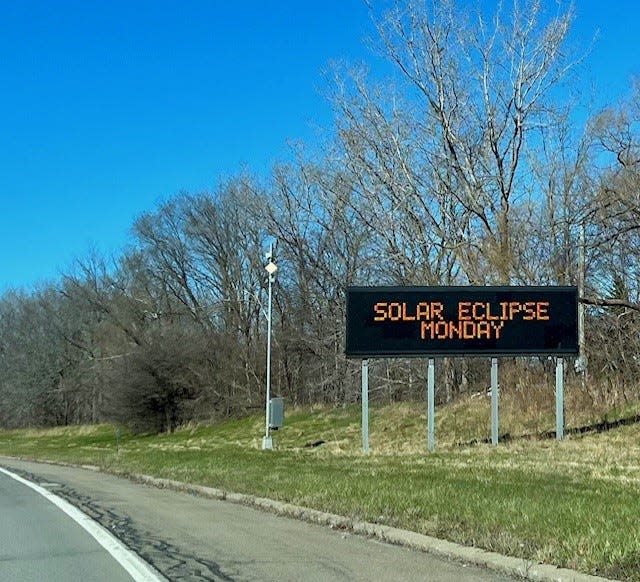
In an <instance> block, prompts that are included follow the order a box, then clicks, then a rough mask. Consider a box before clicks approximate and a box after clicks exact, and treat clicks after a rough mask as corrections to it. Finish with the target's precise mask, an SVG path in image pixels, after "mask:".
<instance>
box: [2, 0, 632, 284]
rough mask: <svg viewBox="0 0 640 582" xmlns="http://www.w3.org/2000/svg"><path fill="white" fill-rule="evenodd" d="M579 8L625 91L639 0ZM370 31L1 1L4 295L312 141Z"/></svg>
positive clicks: (176, 8) (614, 89)
mask: <svg viewBox="0 0 640 582" xmlns="http://www.w3.org/2000/svg"><path fill="white" fill-rule="evenodd" d="M576 5H577V7H576V10H577V21H576V24H575V28H574V32H573V38H574V41H577V43H578V44H580V45H581V46H582V47H583V48H585V47H587V46H588V45H589V43H590V39H591V38H592V37H593V35H594V33H595V31H596V29H599V30H600V37H599V40H598V41H597V42H596V44H595V46H594V49H593V53H592V55H591V56H590V57H589V61H588V63H589V70H590V73H591V74H592V75H593V80H592V82H593V84H594V86H595V89H596V91H597V95H598V98H599V99H600V100H602V101H603V102H605V101H607V100H614V99H617V98H619V97H620V96H621V95H622V94H623V93H624V91H625V90H626V89H627V88H628V86H629V79H630V77H631V75H633V74H638V73H640V58H639V57H638V55H639V54H640V53H639V52H638V49H637V34H638V31H639V30H640V5H636V2H635V1H632V0H628V1H622V0H616V2H609V3H602V2H600V1H597V0H577V1H576ZM637 6H638V7H637ZM372 35H373V27H372V24H371V21H370V18H369V13H368V9H367V7H366V5H365V3H364V1H363V0H265V1H259V0H227V1H222V0H210V1H208V2H207V1H200V2H193V1H188V0H187V1H184V2H177V1H176V2H166V1H163V0H155V1H153V2H150V1H149V2H147V1H145V2H141V1H136V0H129V1H120V0H117V1H109V2H97V1H84V2H81V1H78V2H69V1H60V2H50V1H48V2H44V1H42V2H35V1H22V0H16V1H15V2H9V1H8V0H7V1H4V2H2V16H1V17H0V75H1V77H0V79H1V81H0V292H2V291H3V290H6V289H8V288H11V287H27V288H29V287H31V286H32V285H34V284H36V283H37V282H39V281H47V280H55V279H57V278H58V276H59V274H60V273H61V272H62V271H65V270H67V269H68V268H69V266H70V265H71V263H72V261H73V259H74V258H78V257H83V256H85V255H86V254H87V253H88V252H89V250H90V249H91V248H95V249H97V250H98V251H99V252H102V253H107V254H108V253H114V254H117V253H118V251H119V250H120V249H121V248H122V247H123V246H124V245H125V244H126V242H127V240H128V236H129V229H130V226H131V224H132V222H133V220H134V219H135V217H136V216H137V215H139V214H140V213H141V212H144V211H146V210H151V209H153V208H154V206H155V205H156V204H157V202H158V201H159V200H161V199H164V198H167V197H169V196H171V195H173V194H175V193H176V192H178V191H180V190H187V191H198V190H202V189H204V188H208V187H209V188H211V187H214V186H215V184H216V183H217V181H218V180H219V179H220V178H221V177H225V176H229V175H233V174H235V173H237V172H238V171H239V170H240V169H241V168H242V167H243V165H244V166H247V167H248V168H249V169H251V170H254V171H256V172H266V171H268V169H269V167H270V166H271V165H272V164H273V162H275V161H276V160H278V159H280V158H282V157H283V156H284V155H285V153H286V142H287V140H288V139H294V140H295V139H302V140H304V141H313V140H314V139H315V138H314V136H315V134H316V129H315V128H316V127H318V126H320V127H329V126H330V124H331V110H330V107H329V105H328V103H327V102H326V100H325V99H324V97H323V96H322V91H323V89H324V88H326V82H325V80H324V78H323V76H322V71H323V70H326V69H327V66H328V63H329V62H330V61H331V60H346V61H349V62H357V61H361V60H371V57H370V53H369V50H368V49H367V47H366V46H365V45H364V44H363V39H364V38H366V37H367V36H372ZM373 66H374V67H376V66H377V65H376V64H375V63H374V65H373Z"/></svg>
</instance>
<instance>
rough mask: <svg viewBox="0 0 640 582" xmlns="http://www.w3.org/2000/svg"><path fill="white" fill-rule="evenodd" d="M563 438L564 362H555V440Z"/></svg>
mask: <svg viewBox="0 0 640 582" xmlns="http://www.w3.org/2000/svg"><path fill="white" fill-rule="evenodd" d="M563 438H564V360H563V359H562V358H558V359H557V360H556V439H557V440H559V441H561V440H562V439H563Z"/></svg>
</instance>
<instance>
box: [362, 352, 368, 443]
mask: <svg viewBox="0 0 640 582" xmlns="http://www.w3.org/2000/svg"><path fill="white" fill-rule="evenodd" d="M362 452H363V453H368V452H369V360H362Z"/></svg>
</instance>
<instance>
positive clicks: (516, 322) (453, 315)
mask: <svg viewBox="0 0 640 582" xmlns="http://www.w3.org/2000/svg"><path fill="white" fill-rule="evenodd" d="M346 340H347V341H346V355H347V356H348V357H392V356H430V355H459V356H464V355H486V356H497V355H508V354H511V355H518V354H520V355H521V354H532V355H533V354H536V355H564V354H577V353H578V290H577V288H576V287H350V288H349V289H348V290H347V337H346Z"/></svg>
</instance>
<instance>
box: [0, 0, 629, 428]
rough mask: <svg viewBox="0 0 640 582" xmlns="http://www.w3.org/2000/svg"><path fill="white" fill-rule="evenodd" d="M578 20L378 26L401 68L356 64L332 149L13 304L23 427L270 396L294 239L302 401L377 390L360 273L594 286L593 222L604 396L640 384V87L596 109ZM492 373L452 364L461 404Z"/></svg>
mask: <svg viewBox="0 0 640 582" xmlns="http://www.w3.org/2000/svg"><path fill="white" fill-rule="evenodd" d="M571 21H572V14H571V12H570V11H567V12H562V11H559V12H556V13H553V14H547V13H545V12H544V9H543V6H542V3H540V2H535V1H534V2H522V3H521V2H518V1H516V2H515V3H514V4H513V6H510V7H509V8H504V9H503V10H502V11H501V12H499V13H497V14H493V15H491V16H489V17H487V16H486V15H484V16H481V15H478V14H476V13H469V12H466V11H464V10H463V9H462V8H460V7H459V6H457V5H456V3H455V2H449V1H445V0H442V1H440V2H436V3H434V6H433V7H432V6H431V3H429V7H426V6H424V5H422V4H420V3H410V4H408V5H399V6H398V7H397V9H396V10H394V11H392V12H390V13H388V14H385V15H383V16H381V17H380V18H378V32H379V34H380V41H381V42H380V45H381V47H382V49H383V51H384V53H385V54H386V56H387V57H388V59H389V61H390V62H391V63H392V66H393V67H394V70H395V74H394V81H393V83H390V82H389V83H382V84H377V83H375V82H374V81H373V80H371V79H370V78H369V77H368V76H367V75H366V74H365V72H363V71H362V70H352V71H348V72H345V73H343V74H341V75H339V79H338V82H337V83H336V86H335V90H334V91H333V94H332V103H333V106H334V108H335V112H336V127H335V132H334V133H333V136H334V137H333V138H332V140H331V141H330V142H329V143H325V144H324V145H323V146H322V147H320V146H319V147H317V148H314V149H315V150H316V152H319V151H321V152H322V153H321V154H317V153H316V154H315V155H314V156H313V157H312V158H310V157H308V156H305V154H304V150H301V151H296V153H295V155H294V156H293V157H292V158H293V159H292V161H289V162H288V163H283V164H281V165H278V166H277V167H275V168H274V170H273V172H272V174H271V176H270V177H269V178H268V179H256V178H254V177H252V176H250V175H242V176H239V177H237V178H235V179H232V180H229V181H227V182H225V183H223V184H220V185H219V186H218V187H217V188H216V189H215V190H214V191H211V192H204V193H199V194H188V193H184V194H180V195H178V196H175V197H174V198H172V199H170V200H168V201H167V202H165V203H163V204H161V205H160V206H158V207H157V208H155V209H153V210H152V211H150V212H148V213H147V214H145V215H143V216H141V217H139V218H138V219H137V220H136V222H135V224H134V225H133V233H134V240H133V244H132V245H131V247H130V248H128V249H126V250H124V251H123V252H122V254H121V255H120V256H119V257H117V258H116V259H112V260H110V261H107V260H106V259H104V258H102V257H98V256H89V257H87V258H86V259H85V260H83V261H80V262H78V263H77V264H76V265H75V267H74V268H73V270H72V271H70V272H68V273H66V274H65V275H63V276H62V277H61V278H60V280H59V281H57V282H55V283H53V284H48V285H45V286H43V287H42V288H40V289H38V290H36V291H33V292H29V293H27V292H20V291H14V292H8V293H6V294H5V295H4V296H2V297H1V298H0V426H3V427H14V426H24V425H56V424H68V423H82V422H98V421H102V420H106V419H109V420H115V421H121V422H125V423H127V424H129V425H131V426H132V427H133V428H135V429H138V430H158V431H162V430H172V429H173V428H175V427H176V426H178V425H180V424H182V423H184V422H187V421H189V420H192V419H199V418H216V417H226V416H229V415H233V414H238V413H243V412H245V411H247V410H250V409H257V408H261V407H262V406H263V405H264V384H265V382H264V376H265V372H264V370H265V344H266V339H265V337H266V336H265V334H266V321H265V303H266V301H265V297H266V292H265V289H266V272H265V271H264V263H263V257H264V249H265V246H266V244H267V243H268V241H269V240H272V238H273V237H275V239H277V241H278V246H277V261H278V264H279V266H280V271H279V277H278V282H277V287H276V289H275V296H274V301H275V303H274V318H275V319H274V321H275V324H274V352H273V385H274V390H275V392H276V393H278V394H280V395H282V396H284V397H285V398H286V399H287V400H288V401H289V403H292V404H309V403H314V402H330V403H343V402H349V401H354V400H356V399H357V398H358V393H359V376H358V373H359V368H358V367H357V365H356V364H353V363H351V362H348V361H347V360H346V359H345V357H344V354H343V352H344V315H345V301H344V298H345V288H346V286H348V285H351V284H420V285H440V284H442V285H464V284H474V285H484V284H577V283H578V279H579V276H580V269H579V260H578V254H579V248H580V246H581V245H580V233H581V230H582V231H583V232H584V243H585V244H584V249H585V254H586V271H585V277H586V279H585V285H586V287H585V294H584V299H585V301H586V302H588V303H589V305H590V307H589V308H588V311H587V325H586V332H587V353H586V356H587V360H588V371H589V374H588V377H587V390H588V391H589V394H590V395H592V397H593V398H602V399H608V398H610V399H612V401H613V400H615V401H616V403H617V402H618V400H619V399H623V400H624V399H637V398H638V397H640V386H639V384H638V382H639V380H640V362H639V361H638V356H637V354H638V344H639V343H640V340H639V333H638V332H640V312H639V307H638V303H639V302H640V288H639V282H640V279H639V272H638V265H639V264H640V262H639V259H640V194H639V193H640V188H639V186H640V132H639V124H640V85H636V86H634V87H632V88H631V91H630V98H629V99H628V100H626V101H625V102H622V103H619V104H616V105H614V106H611V107H609V108H607V109H605V110H602V111H599V112H597V113H596V114H594V115H591V116H590V117H587V116H586V114H584V110H583V109H580V100H579V99H577V98H576V97H575V88H576V87H577V85H578V81H579V79H580V75H579V71H580V59H579V58H576V57H575V54H574V53H572V52H571V51H570V50H569V46H568V45H569V32H570V25H571ZM596 50H597V49H596ZM478 365H479V364H478V361H477V360H471V361H465V360H455V361H445V362H444V371H445V381H444V382H443V383H442V387H441V392H440V395H439V397H440V398H441V399H451V398H453V397H455V396H456V395H457V394H459V393H462V392H466V391H469V390H478V389H480V388H479V383H480V382H482V374H481V373H480V372H479V371H478V370H479V368H478ZM520 365H522V364H520ZM526 365H527V366H529V368H530V369H532V370H534V372H535V370H536V369H538V368H539V367H541V366H542V367H544V366H548V365H549V363H548V362H545V361H544V360H541V361H531V362H529V363H528V364H526ZM537 367H538V368H537ZM422 368H423V365H422V364H421V363H420V362H417V361H402V360H397V361H384V362H378V363H376V364H375V366H374V368H373V371H374V374H373V382H374V385H375V389H374V397H378V398H389V399H400V398H406V397H412V396H417V395H419V394H421V393H422V391H423V385H424V371H423V369H422ZM477 368H478V369H477ZM534 376H535V374H534ZM534 376H532V377H534Z"/></svg>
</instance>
